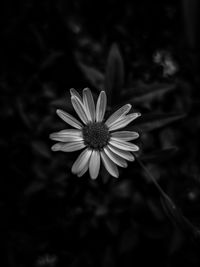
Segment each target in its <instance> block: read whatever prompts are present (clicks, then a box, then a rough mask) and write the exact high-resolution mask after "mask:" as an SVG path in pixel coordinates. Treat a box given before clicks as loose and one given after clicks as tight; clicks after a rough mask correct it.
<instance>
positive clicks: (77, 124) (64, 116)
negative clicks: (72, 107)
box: [56, 109, 83, 129]
mask: <svg viewBox="0 0 200 267" xmlns="http://www.w3.org/2000/svg"><path fill="white" fill-rule="evenodd" d="M56 113H57V115H58V116H59V117H60V118H61V119H62V120H64V121H65V122H66V123H67V124H69V125H71V126H73V127H74V128H77V129H81V128H82V127H83V125H82V123H81V122H80V121H78V120H77V119H75V118H74V117H73V116H72V115H70V114H68V113H67V112H65V111H63V110H60V109H57V110H56Z"/></svg>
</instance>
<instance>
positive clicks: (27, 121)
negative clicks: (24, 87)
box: [16, 98, 32, 129]
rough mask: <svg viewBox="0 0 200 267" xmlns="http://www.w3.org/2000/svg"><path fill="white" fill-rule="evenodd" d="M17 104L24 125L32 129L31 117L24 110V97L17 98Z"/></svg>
mask: <svg viewBox="0 0 200 267" xmlns="http://www.w3.org/2000/svg"><path fill="white" fill-rule="evenodd" d="M16 105H17V110H18V112H19V116H20V118H21V120H22V122H23V123H24V125H25V126H26V127H27V128H28V129H31V128H32V125H31V122H30V119H29V117H28V114H27V113H26V112H25V110H24V105H23V102H22V99H21V98H18V99H17V100H16Z"/></svg>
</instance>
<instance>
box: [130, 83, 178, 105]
mask: <svg viewBox="0 0 200 267" xmlns="http://www.w3.org/2000/svg"><path fill="white" fill-rule="evenodd" d="M143 86H144V85H143ZM145 87H148V89H147V90H146V89H145V91H146V92H145V91H144V88H141V91H142V93H141V94H140V95H136V96H135V97H133V98H131V100H129V102H130V103H134V104H142V103H144V102H151V101H152V100H154V99H155V98H160V97H162V96H163V95H164V94H166V93H168V92H170V91H172V90H174V89H176V86H175V84H162V83H154V84H152V85H148V86H147V85H145ZM137 90H140V88H139V89H137Z"/></svg>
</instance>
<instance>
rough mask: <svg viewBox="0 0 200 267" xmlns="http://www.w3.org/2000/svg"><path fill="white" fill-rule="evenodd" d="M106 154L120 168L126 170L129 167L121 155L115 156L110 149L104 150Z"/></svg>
mask: <svg viewBox="0 0 200 267" xmlns="http://www.w3.org/2000/svg"><path fill="white" fill-rule="evenodd" d="M104 152H105V153H106V155H107V156H108V157H109V158H110V159H111V160H112V161H113V162H114V163H115V164H117V165H118V166H120V167H123V168H126V167H127V165H128V164H127V162H126V161H125V160H124V159H123V158H121V157H120V156H119V155H116V154H114V153H113V152H112V151H111V150H110V149H109V148H108V147H105V148H104Z"/></svg>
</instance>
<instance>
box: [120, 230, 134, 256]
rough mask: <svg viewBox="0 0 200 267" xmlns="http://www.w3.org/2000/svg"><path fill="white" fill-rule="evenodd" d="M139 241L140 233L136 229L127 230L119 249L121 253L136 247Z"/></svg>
mask: <svg viewBox="0 0 200 267" xmlns="http://www.w3.org/2000/svg"><path fill="white" fill-rule="evenodd" d="M137 243H138V235H137V231H136V229H132V228H131V229H128V230H125V231H124V232H123V234H122V237H121V243H120V248H119V251H120V253H127V252H130V251H132V250H133V249H134V247H135V246H136V245H137Z"/></svg>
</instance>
